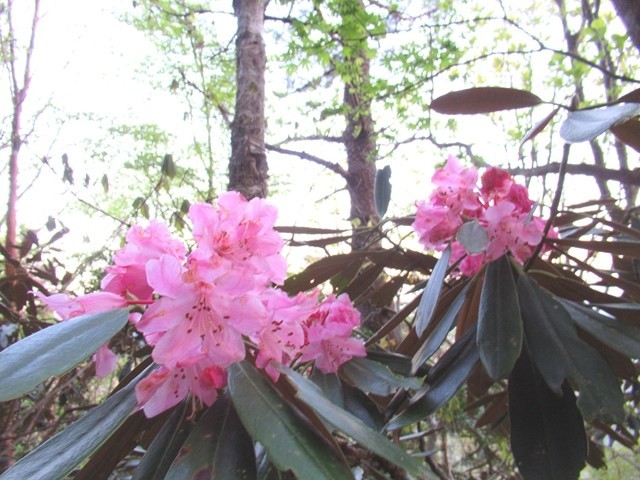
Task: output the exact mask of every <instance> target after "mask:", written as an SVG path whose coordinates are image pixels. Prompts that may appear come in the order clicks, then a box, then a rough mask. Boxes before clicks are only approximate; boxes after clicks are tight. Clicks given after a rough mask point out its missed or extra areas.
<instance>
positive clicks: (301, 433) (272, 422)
mask: <svg viewBox="0 0 640 480" xmlns="http://www.w3.org/2000/svg"><path fill="white" fill-rule="evenodd" d="M229 391H230V392H231V399H232V400H233V405H234V406H235V408H236V411H237V412H238V416H239V417H240V420H241V421H242V424H243V425H244V427H245V428H246V429H247V431H248V432H249V434H250V435H251V437H252V438H253V439H254V440H256V441H258V442H260V443H261V444H262V446H263V447H264V448H265V450H266V451H267V454H268V456H269V460H270V461H271V463H273V464H274V465H275V466H276V467H277V468H278V469H279V470H282V471H285V470H291V471H292V472H293V473H294V474H295V475H296V476H297V477H298V478H309V479H311V478H313V479H318V480H322V479H327V480H334V479H351V478H352V476H351V472H350V471H349V469H348V467H347V466H346V465H344V464H343V463H342V462H341V461H340V460H339V459H338V457H337V456H335V455H334V454H333V453H332V452H331V450H330V449H329V447H328V446H327V445H326V444H325V443H324V442H323V441H322V440H321V438H320V437H319V436H317V435H316V434H315V433H314V432H313V431H312V430H311V429H310V428H309V425H308V424H307V422H305V421H303V420H302V419H301V418H299V417H298V416H297V415H296V414H295V413H294V410H293V408H292V407H291V406H289V405H288V404H287V403H286V402H285V400H284V399H283V398H282V397H281V396H280V395H279V394H278V392H277V391H276V390H275V389H274V387H273V386H272V385H271V383H270V382H269V381H268V380H267V379H266V378H265V377H264V376H263V375H262V374H261V373H260V372H259V371H258V370H256V368H255V367H253V366H252V365H251V364H249V363H247V362H246V361H244V362H239V363H235V364H233V365H231V366H230V367H229ZM336 408H337V407H336Z"/></svg>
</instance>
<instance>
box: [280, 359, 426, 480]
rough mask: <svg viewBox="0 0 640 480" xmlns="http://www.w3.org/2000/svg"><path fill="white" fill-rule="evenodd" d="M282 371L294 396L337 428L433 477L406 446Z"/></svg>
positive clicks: (416, 472)
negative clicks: (371, 427) (373, 428)
mask: <svg viewBox="0 0 640 480" xmlns="http://www.w3.org/2000/svg"><path fill="white" fill-rule="evenodd" d="M282 371H283V372H284V373H286V375H287V378H288V380H289V381H290V382H291V383H292V384H293V386H294V387H295V388H296V390H297V394H296V396H297V397H298V398H299V399H300V400H302V401H303V402H304V403H306V404H307V405H309V406H310V407H311V408H313V409H314V410H315V411H316V412H317V413H318V415H320V417H322V419H323V420H325V421H326V422H327V423H329V424H331V425H332V426H333V427H334V428H335V429H336V430H339V431H341V432H342V433H344V434H345V435H348V436H349V437H351V438H353V439H354V440H355V441H356V442H358V443H359V444H360V445H362V446H363V447H365V448H366V449H367V450H370V451H372V452H374V453H376V454H378V455H380V456H381V457H382V458H385V459H386V460H388V461H390V462H392V463H394V464H395V465H398V466H400V467H402V468H403V469H405V470H406V471H407V472H408V473H410V474H413V475H418V476H420V475H423V476H422V477H420V478H436V477H435V475H433V474H431V477H429V476H428V475H429V473H428V472H427V471H426V470H425V469H424V468H423V467H422V466H421V465H420V463H419V462H418V461H417V460H416V459H414V458H413V457H411V456H410V455H409V454H408V453H407V452H406V451H405V450H403V449H402V448H400V447H398V446H397V445H395V444H394V443H392V442H390V441H389V440H388V439H387V438H386V437H384V436H383V435H381V434H380V433H378V432H376V431H374V430H371V429H370V428H369V427H367V426H366V425H365V424H364V423H363V422H362V421H361V420H360V419H358V418H357V417H355V416H354V415H352V414H351V413H349V412H347V411H346V410H343V409H342V408H340V407H338V406H337V405H335V404H334V403H332V402H331V401H330V400H329V399H328V398H326V397H325V396H324V395H323V394H322V392H321V391H320V390H319V389H318V387H317V386H316V385H314V384H313V383H312V382H311V381H309V380H307V379H306V378H304V377H302V376H301V375H299V374H298V373H296V372H294V371H293V370H289V369H284V368H283V369H282ZM307 478H312V477H307Z"/></svg>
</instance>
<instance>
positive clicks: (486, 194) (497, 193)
mask: <svg viewBox="0 0 640 480" xmlns="http://www.w3.org/2000/svg"><path fill="white" fill-rule="evenodd" d="M481 183H482V186H481V187H480V192H481V193H482V197H483V198H484V199H485V201H486V202H489V201H490V200H500V199H502V198H504V197H505V196H506V195H507V193H508V192H509V189H510V188H511V186H512V185H513V179H512V178H511V175H510V174H509V172H507V171H506V170H503V169H502V168H497V167H489V168H487V169H486V170H485V172H484V173H483V174H482V178H481Z"/></svg>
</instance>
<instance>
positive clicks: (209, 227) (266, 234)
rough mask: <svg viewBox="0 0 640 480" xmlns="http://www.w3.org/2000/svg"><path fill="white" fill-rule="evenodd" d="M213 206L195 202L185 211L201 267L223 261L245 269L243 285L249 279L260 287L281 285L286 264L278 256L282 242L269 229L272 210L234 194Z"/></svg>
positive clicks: (223, 196) (274, 212)
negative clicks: (272, 284) (189, 220)
mask: <svg viewBox="0 0 640 480" xmlns="http://www.w3.org/2000/svg"><path fill="white" fill-rule="evenodd" d="M217 204H218V205H217V209H216V208H214V207H213V206H212V205H210V204H206V203H196V204H194V205H192V206H191V209H190V210H189V218H191V221H192V223H193V235H194V238H195V239H196V241H197V242H198V250H199V253H197V254H196V255H197V256H198V259H199V261H200V265H201V267H206V264H207V262H208V263H209V264H210V265H211V267H212V268H214V269H215V268H217V267H219V265H220V264H221V263H223V261H224V260H227V261H231V262H232V263H233V265H234V267H235V268H236V269H238V268H241V269H244V270H246V273H247V276H246V277H245V283H247V281H248V280H249V279H250V278H253V281H254V283H257V284H262V285H265V284H266V283H267V282H269V281H272V282H274V283H277V284H280V283H282V282H283V281H284V278H285V276H286V261H285V260H284V258H283V257H282V256H281V255H280V250H281V249H282V246H283V245H284V241H283V240H282V238H281V237H280V235H279V234H278V233H277V232H276V231H275V230H274V229H273V225H274V223H275V220H276V216H277V210H276V209H275V207H273V206H271V205H269V204H268V203H267V202H266V201H265V200H263V199H260V198H254V199H252V200H251V201H247V200H246V199H245V198H244V197H243V196H242V195H241V194H239V193H237V192H227V193H225V194H223V195H221V196H220V198H218V202H217Z"/></svg>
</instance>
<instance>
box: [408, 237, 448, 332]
mask: <svg viewBox="0 0 640 480" xmlns="http://www.w3.org/2000/svg"><path fill="white" fill-rule="evenodd" d="M450 257H451V247H450V246H449V247H447V249H446V250H445V251H444V252H442V255H441V256H440V258H439V259H438V261H437V262H436V265H435V267H433V271H432V272H431V276H430V277H429V281H428V282H427V286H426V287H425V289H424V291H423V292H422V298H421V299H420V305H418V311H417V313H416V325H415V328H416V333H417V334H418V336H421V335H422V334H423V333H424V331H425V330H426V329H427V326H429V322H431V319H432V317H433V314H434V313H435V311H436V306H437V305H438V299H439V298H440V291H441V290H442V283H443V282H444V278H445V277H446V276H447V267H448V266H449V258H450Z"/></svg>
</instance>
